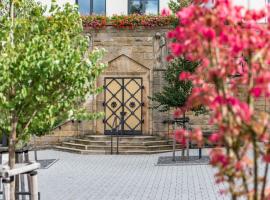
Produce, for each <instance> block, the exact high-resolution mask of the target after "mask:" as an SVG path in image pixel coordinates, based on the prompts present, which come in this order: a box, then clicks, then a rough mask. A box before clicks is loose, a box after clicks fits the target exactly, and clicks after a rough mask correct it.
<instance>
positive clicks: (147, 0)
mask: <svg viewBox="0 0 270 200" xmlns="http://www.w3.org/2000/svg"><path fill="white" fill-rule="evenodd" d="M128 13H129V14H135V13H137V14H140V15H143V14H146V15H147V14H148V15H149V14H151V15H157V14H158V13H159V0H129V3H128Z"/></svg>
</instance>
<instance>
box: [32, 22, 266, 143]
mask: <svg viewBox="0 0 270 200" xmlns="http://www.w3.org/2000/svg"><path fill="white" fill-rule="evenodd" d="M170 28H171V27H158V28H144V27H137V28H136V29H132V30H130V29H116V28H114V27H112V26H107V27H105V28H103V29H100V30H85V32H86V34H88V35H89V36H90V37H91V42H90V48H104V49H105V50H106V54H105V56H104V59H103V63H107V64H108V68H107V69H106V71H105V72H104V73H103V74H102V75H101V76H100V77H99V79H98V81H97V86H103V87H104V92H103V93H101V94H99V95H97V96H95V97H93V98H91V99H88V100H87V102H86V103H85V105H84V106H85V108H87V110H88V111H89V112H100V111H102V112H104V113H105V116H104V119H99V120H95V121H83V122H80V123H79V122H71V121H69V122H66V123H64V124H61V125H59V127H57V128H56V129H55V130H53V131H52V133H51V134H50V135H47V136H43V137H40V138H36V143H37V144H38V145H42V146H44V145H46V144H48V145H51V144H55V143H59V142H62V141H64V140H68V139H70V138H71V137H75V136H81V135H85V134H101V135H103V134H110V133H111V130H112V129H113V128H115V127H117V128H118V130H120V131H122V132H121V133H123V134H125V135H159V136H161V137H168V134H169V133H170V131H171V127H170V126H169V125H168V124H164V123H163V121H164V120H165V119H167V118H171V117H172V114H171V113H160V112H158V111H156V110H152V109H151V101H150V100H149V98H148V97H149V96H152V95H153V93H155V92H158V91H160V90H161V88H162V85H164V78H163V75H164V70H165V69H166V65H167V63H166V56H167V54H168V48H167V46H168V45H167V44H168V41H167V39H166V33H167V32H168V31H169V30H170ZM267 104H268V105H267ZM257 108H258V109H261V110H264V109H266V108H267V109H269V103H267V102H265V101H264V100H263V99H261V100H259V101H258V102H257ZM188 116H189V117H190V119H191V125H192V127H193V128H195V127H200V128H202V130H203V131H208V132H209V131H210V132H211V131H213V130H214V127H213V126H211V125H209V115H208V114H204V115H200V116H195V115H194V114H193V113H188Z"/></svg>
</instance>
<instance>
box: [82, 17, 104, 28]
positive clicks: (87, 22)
mask: <svg viewBox="0 0 270 200" xmlns="http://www.w3.org/2000/svg"><path fill="white" fill-rule="evenodd" d="M82 21H83V26H84V27H85V28H94V29H100V28H103V27H104V26H106V24H107V21H108V18H107V17H105V16H94V15H89V16H82Z"/></svg>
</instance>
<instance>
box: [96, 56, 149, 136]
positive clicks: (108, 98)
mask: <svg viewBox="0 0 270 200" xmlns="http://www.w3.org/2000/svg"><path fill="white" fill-rule="evenodd" d="M108 65H109V66H108V68H107V70H106V71H105V73H103V75H102V76H101V77H100V78H99V81H98V85H99V86H104V93H103V94H100V95H98V97H97V110H98V111H104V114H105V116H104V119H103V120H98V121H97V124H96V130H97V132H98V133H101V134H103V133H104V134H111V133H112V131H111V130H112V128H114V127H116V126H117V127H118V129H119V130H120V131H121V134H124V135H142V134H143V135H149V134H151V133H150V132H151V131H150V122H151V119H150V113H149V111H150V110H149V100H148V96H149V89H150V69H148V68H147V67H145V66H143V65H142V64H140V63H138V62H136V61H135V60H133V59H132V58H130V57H128V56H126V55H124V54H122V55H120V56H118V57H117V58H115V59H113V60H111V61H110V62H108Z"/></svg>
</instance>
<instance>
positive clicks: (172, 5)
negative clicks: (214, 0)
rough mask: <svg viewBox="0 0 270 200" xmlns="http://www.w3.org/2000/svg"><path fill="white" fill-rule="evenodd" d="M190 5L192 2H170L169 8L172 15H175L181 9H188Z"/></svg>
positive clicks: (189, 0)
mask: <svg viewBox="0 0 270 200" xmlns="http://www.w3.org/2000/svg"><path fill="white" fill-rule="evenodd" d="M191 3H192V0H170V1H169V8H170V10H171V11H172V12H173V13H175V14H176V13H177V12H178V11H179V10H181V9H182V8H185V7H188V6H189V5H190V4H191Z"/></svg>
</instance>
